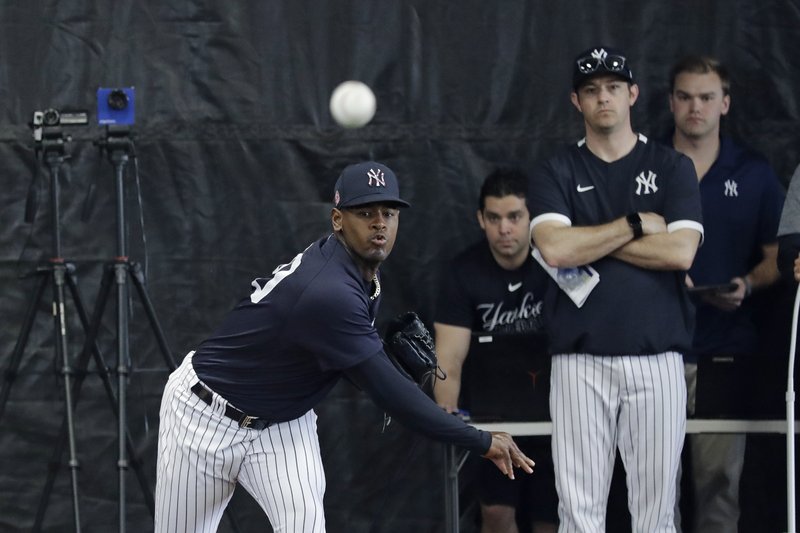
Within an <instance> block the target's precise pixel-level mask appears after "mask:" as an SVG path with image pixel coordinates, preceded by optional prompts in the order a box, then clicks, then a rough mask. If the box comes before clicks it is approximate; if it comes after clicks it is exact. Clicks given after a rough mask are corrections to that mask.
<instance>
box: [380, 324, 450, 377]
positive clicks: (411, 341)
mask: <svg viewBox="0 0 800 533" xmlns="http://www.w3.org/2000/svg"><path fill="white" fill-rule="evenodd" d="M384 345H385V346H386V355H388V356H389V359H390V360H391V361H392V363H394V366H395V367H397V369H398V370H399V371H400V373H401V374H403V375H404V376H406V377H407V378H408V379H410V380H412V381H414V382H416V383H417V384H418V385H420V386H423V385H425V384H426V383H427V382H428V381H429V380H430V379H431V378H432V377H434V376H435V377H439V378H441V379H444V378H445V377H446V376H445V375H444V372H443V371H442V370H441V369H440V368H439V367H438V364H437V360H436V351H435V350H434V347H433V339H432V338H431V334H430V333H429V332H428V330H427V328H425V324H423V323H422V321H421V320H420V319H419V317H418V316H417V314H416V313H415V312H413V311H409V312H407V313H403V314H401V315H400V316H398V317H397V318H395V319H394V320H392V321H391V322H390V323H389V327H388V328H387V330H386V336H385V337H384Z"/></svg>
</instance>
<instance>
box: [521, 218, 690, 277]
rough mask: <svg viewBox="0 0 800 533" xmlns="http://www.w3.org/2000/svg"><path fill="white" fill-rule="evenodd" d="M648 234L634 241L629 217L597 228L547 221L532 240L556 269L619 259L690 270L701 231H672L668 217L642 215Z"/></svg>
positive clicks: (533, 232)
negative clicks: (606, 259) (669, 227)
mask: <svg viewBox="0 0 800 533" xmlns="http://www.w3.org/2000/svg"><path fill="white" fill-rule="evenodd" d="M639 216H640V217H641V218H642V230H643V232H644V235H643V236H642V237H641V238H639V239H636V240H634V237H633V231H632V230H631V228H630V226H629V225H628V222H627V220H626V219H625V217H620V218H618V219H616V220H613V221H611V222H608V223H606V224H599V225H596V226H570V225H568V224H567V223H565V222H562V221H559V220H543V221H541V222H539V223H537V224H536V225H534V226H533V228H532V230H531V241H532V244H533V245H534V246H536V247H537V248H539V251H540V252H541V254H542V257H544V260H545V262H547V264H548V265H550V266H552V267H558V268H561V267H574V266H579V265H586V264H588V263H592V262H594V261H596V260H598V259H601V258H603V257H607V256H610V257H615V258H617V259H619V260H621V261H625V262H626V263H630V264H632V265H635V266H638V267H641V268H646V269H649V270H689V267H690V266H691V265H692V261H694V255H695V253H696V252H697V247H698V245H699V244H700V237H701V234H700V231H698V230H697V229H695V228H689V227H681V228H679V229H674V230H673V231H668V229H667V224H666V222H665V221H664V217H662V216H661V215H658V214H656V213H639Z"/></svg>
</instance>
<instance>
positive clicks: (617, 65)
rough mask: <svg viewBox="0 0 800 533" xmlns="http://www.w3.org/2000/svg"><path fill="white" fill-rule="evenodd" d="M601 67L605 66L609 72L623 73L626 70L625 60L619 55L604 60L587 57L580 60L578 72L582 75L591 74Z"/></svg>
mask: <svg viewBox="0 0 800 533" xmlns="http://www.w3.org/2000/svg"><path fill="white" fill-rule="evenodd" d="M600 65H603V66H604V67H605V68H606V70H607V71H609V72H622V70H623V69H624V68H625V58H624V57H622V56H618V55H607V56H606V57H603V58H599V57H593V56H586V57H582V58H580V59H579V60H578V70H579V71H580V73H581V74H591V73H592V72H595V71H596V70H597V69H598V68H600Z"/></svg>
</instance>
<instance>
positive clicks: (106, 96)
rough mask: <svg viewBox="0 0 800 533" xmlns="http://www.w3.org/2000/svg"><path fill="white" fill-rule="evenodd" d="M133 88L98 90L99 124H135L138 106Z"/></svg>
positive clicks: (101, 88)
mask: <svg viewBox="0 0 800 533" xmlns="http://www.w3.org/2000/svg"><path fill="white" fill-rule="evenodd" d="M135 95H136V93H135V91H134V88H133V87H121V88H117V89H113V88H104V87H100V88H99V89H97V122H98V124H100V125H101V126H105V125H111V124H121V125H131V124H133V123H134V117H135V115H134V111H135V109H136V106H135V105H134V104H135V102H136V99H135Z"/></svg>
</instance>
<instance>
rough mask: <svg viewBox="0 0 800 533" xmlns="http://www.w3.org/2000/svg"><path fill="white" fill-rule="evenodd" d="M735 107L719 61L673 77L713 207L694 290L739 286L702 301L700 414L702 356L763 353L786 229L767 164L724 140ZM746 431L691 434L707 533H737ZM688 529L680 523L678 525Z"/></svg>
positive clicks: (682, 134) (677, 110)
mask: <svg viewBox="0 0 800 533" xmlns="http://www.w3.org/2000/svg"><path fill="white" fill-rule="evenodd" d="M730 105H731V97H730V78H729V76H728V72H727V69H726V68H725V67H724V66H723V65H722V64H720V63H719V62H718V61H717V60H715V59H713V58H710V57H697V56H690V57H686V58H684V59H682V60H681V61H679V62H678V63H676V64H675V65H674V66H673V68H672V71H671V73H670V95H669V108H670V111H672V115H673V117H674V120H675V132H674V134H673V136H672V145H673V146H674V148H675V149H676V150H677V151H679V152H681V153H683V154H686V155H687V156H689V158H691V160H692V162H693V163H694V167H695V170H696V171H697V179H698V180H699V182H700V196H701V199H702V206H703V228H704V230H705V232H704V241H703V247H702V248H700V249H699V250H698V251H697V256H696V257H695V260H694V264H693V265H692V268H691V269H690V270H689V274H688V276H687V279H686V281H687V284H688V285H689V286H693V285H695V286H709V285H721V284H725V283H728V282H730V283H732V284H733V286H734V287H735V289H734V290H732V291H730V292H712V293H703V295H702V296H701V300H699V301H698V303H697V320H696V327H695V332H694V342H693V345H692V349H691V350H689V351H688V352H687V353H686V354H685V362H686V387H687V392H688V398H687V408H688V412H689V414H690V415H693V414H694V412H695V398H696V391H697V387H698V386H700V387H703V377H704V376H702V375H700V376H699V380H698V374H697V358H698V357H711V356H714V355H718V356H746V355H754V354H756V353H757V352H758V348H759V341H758V332H757V328H756V324H755V322H754V320H753V316H752V314H753V310H752V309H751V308H750V307H749V306H748V305H747V300H746V299H747V298H748V297H749V296H750V294H751V293H752V292H753V291H757V290H759V289H763V288H766V287H769V286H770V285H772V284H773V283H775V282H776V281H777V280H778V278H779V273H778V265H777V261H776V256H777V254H778V243H777V237H776V234H777V231H778V222H779V220H780V214H781V207H782V206H783V190H782V188H781V184H780V182H779V180H778V177H777V176H776V175H775V173H774V172H773V171H772V168H770V166H769V163H768V162H767V160H766V159H765V158H764V157H762V156H760V155H758V154H755V153H754V152H752V151H750V150H747V149H745V148H743V147H741V146H739V145H738V144H737V143H736V142H734V141H733V139H731V138H730V137H727V136H720V121H721V119H722V117H723V116H725V115H726V114H727V113H728V109H729V108H730ZM746 437H747V436H746V435H745V434H744V433H741V434H698V435H692V436H690V440H689V443H690V446H689V448H690V451H691V468H692V470H691V476H690V479H691V482H692V484H693V486H694V491H693V494H694V505H693V510H694V526H693V528H691V530H692V531H697V532H702V533H735V532H736V531H737V530H738V522H739V480H740V478H741V475H742V467H743V465H744V452H745V442H746ZM678 526H679V527H680V524H678Z"/></svg>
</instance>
